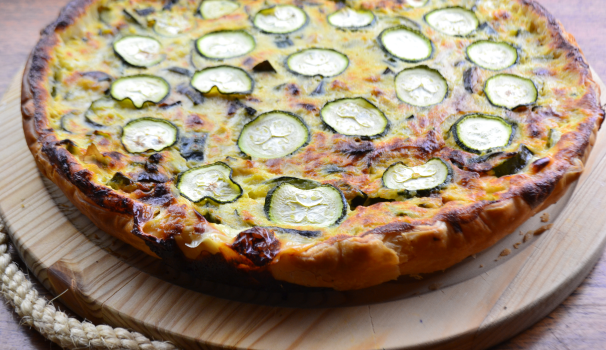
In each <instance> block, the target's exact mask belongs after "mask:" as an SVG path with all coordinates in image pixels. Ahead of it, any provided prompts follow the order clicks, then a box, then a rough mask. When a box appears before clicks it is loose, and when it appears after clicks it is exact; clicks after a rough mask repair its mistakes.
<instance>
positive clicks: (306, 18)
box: [250, 5, 309, 35]
mask: <svg viewBox="0 0 606 350" xmlns="http://www.w3.org/2000/svg"><path fill="white" fill-rule="evenodd" d="M276 6H277V5H274V6H271V7H267V8H264V9H261V10H259V12H257V13H256V14H255V15H254V16H252V17H251V19H250V21H251V22H252V25H253V27H254V28H257V29H258V30H259V31H260V32H261V33H263V34H269V35H289V34H294V33H296V32H298V31H300V30H302V29H303V28H305V27H307V25H308V24H309V15H308V14H307V12H305V11H303V10H301V11H302V12H303V13H304V14H305V22H304V23H303V24H302V25H301V26H300V27H299V28H297V29H295V30H293V31H292V32H285V33H273V32H268V31H265V30H263V29H261V28H259V27H257V26H256V25H255V17H257V16H258V15H259V13H261V11H265V10H269V9H272V8H274V7H276Z"/></svg>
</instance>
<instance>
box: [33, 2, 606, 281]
mask: <svg viewBox="0 0 606 350" xmlns="http://www.w3.org/2000/svg"><path fill="white" fill-rule="evenodd" d="M96 2H97V0H74V1H72V2H70V3H69V4H68V5H67V6H65V8H64V9H63V10H62V11H61V13H60V15H59V17H58V19H57V20H56V21H55V22H53V23H52V24H50V25H49V26H47V27H46V28H45V29H44V30H43V31H42V32H41V38H40V40H39V42H38V43H37V45H36V46H35V48H34V50H33V51H32V53H31V55H30V58H29V60H28V62H27V65H26V69H25V72H24V77H23V86H22V115H23V123H24V129H25V134H26V140H27V143H28V146H29V147H30V150H31V152H32V153H33V155H34V158H36V161H37V163H39V162H40V161H39V159H38V158H39V157H43V156H45V157H46V158H47V159H48V160H49V162H50V163H51V164H52V167H53V168H54V169H56V170H57V171H58V172H59V173H60V174H61V175H62V176H63V177H64V178H65V179H67V180H68V181H69V182H70V183H72V184H73V185H74V186H75V187H76V188H77V190H79V191H80V192H81V193H82V194H84V195H85V196H86V197H87V198H88V199H90V200H91V201H92V202H93V203H95V204H96V205H98V206H100V207H102V208H105V209H107V210H109V211H111V212H114V213H116V214H125V215H128V216H131V217H132V218H133V222H134V226H133V230H132V232H131V234H133V235H135V236H137V237H139V238H141V239H143V241H144V242H145V244H147V246H148V247H149V248H151V250H152V251H153V252H154V253H156V254H157V255H158V256H160V257H161V258H163V259H165V260H166V262H167V263H169V264H171V265H176V266H182V267H184V269H185V270H186V271H189V272H192V273H193V274H194V275H195V276H197V277H202V278H209V279H212V280H219V281H222V280H226V279H227V281H226V282H229V283H230V284H233V283H234V281H248V282H252V281H250V279H251V278H252V279H253V280H255V281H257V282H256V283H260V284H266V283H267V285H268V286H269V285H279V286H280V288H282V285H283V284H289V283H288V282H282V281H277V280H276V279H274V278H273V277H272V275H271V273H270V272H269V271H267V270H266V269H257V270H255V269H250V270H249V269H245V270H243V269H241V268H239V267H238V266H236V265H235V264H234V263H233V262H230V261H228V260H227V259H226V258H225V257H224V256H223V255H222V254H215V255H212V254H209V253H208V254H207V255H208V256H206V257H204V259H202V260H200V261H192V260H189V259H186V258H185V256H184V255H183V253H182V252H181V250H180V249H179V248H178V246H177V245H176V242H175V241H174V239H172V238H171V239H168V240H161V239H158V238H155V237H152V236H150V235H147V234H145V233H144V232H142V231H141V230H140V225H141V224H142V222H144V221H145V220H146V219H147V215H146V214H145V210H144V208H143V207H145V206H146V205H145V204H143V203H139V202H137V201H135V200H132V199H130V198H128V197H125V196H122V195H120V194H119V193H117V192H115V191H113V190H112V189H111V188H108V187H104V186H100V185H97V184H95V183H94V182H92V181H91V177H92V173H91V172H90V171H89V170H87V169H84V168H83V167H82V166H80V164H79V163H78V161H77V160H76V159H75V158H74V157H73V155H72V154H71V153H69V152H68V151H67V150H66V149H64V148H62V147H61V146H60V142H59V140H57V138H56V136H55V135H54V132H53V129H51V128H49V127H48V119H47V115H46V111H45V104H46V103H47V98H48V96H50V94H49V93H48V92H47V91H46V89H45V88H44V86H43V85H44V83H45V81H46V78H47V77H48V70H49V68H50V61H51V59H52V57H51V50H52V49H53V48H54V46H55V45H56V44H57V35H58V33H59V32H60V31H63V30H65V29H67V28H69V27H70V26H71V25H73V24H74V23H76V21H77V20H78V19H79V18H80V17H82V16H83V15H84V14H85V13H86V12H87V10H88V9H89V7H90V6H91V5H93V4H94V3H96ZM518 2H519V3H521V4H522V5H525V6H528V7H529V9H532V10H533V11H534V12H535V13H536V15H538V16H539V17H544V18H546V20H547V24H548V28H549V30H550V31H551V32H552V40H553V42H554V44H555V45H556V47H557V48H559V49H562V50H565V51H567V52H568V53H567V56H568V57H569V58H570V59H571V60H572V62H574V63H575V64H577V65H578V67H580V68H579V71H580V73H581V75H583V77H584V80H585V84H586V85H588V92H587V93H586V94H585V96H584V97H583V99H585V101H586V103H587V108H588V109H590V110H592V111H594V112H595V113H594V115H593V116H592V117H590V118H588V119H587V120H586V121H585V122H584V123H581V125H580V126H579V128H578V129H577V130H576V131H575V132H571V133H569V134H568V135H569V137H568V138H569V139H573V140H569V141H570V144H571V146H568V147H566V148H565V149H560V150H558V152H557V153H556V154H554V156H553V158H554V159H555V161H554V162H553V163H557V164H554V165H550V168H552V167H553V168H552V169H546V170H547V171H546V172H545V171H544V172H543V173H542V175H541V176H539V179H537V180H536V181H533V182H526V183H524V184H523V185H522V186H519V187H516V188H514V190H510V191H509V192H508V193H507V194H506V195H504V196H503V197H502V198H501V199H500V200H499V201H504V200H508V199H512V198H514V197H520V198H522V199H523V200H524V201H525V202H526V203H527V204H528V205H529V206H530V207H531V208H538V207H539V206H540V205H541V204H543V203H544V201H545V200H546V199H547V198H548V197H549V196H550V194H551V193H552V192H553V191H554V189H555V188H556V187H557V184H558V183H559V182H560V180H561V179H562V177H563V176H564V175H565V174H566V172H567V170H568V169H570V168H571V167H572V166H573V164H572V161H573V159H574V158H578V159H581V160H583V159H584V158H585V157H586V155H587V153H588V150H589V147H588V146H591V145H589V143H590V139H591V137H592V134H593V133H594V129H595V128H599V127H600V126H601V123H602V121H603V119H604V111H603V109H602V108H601V106H600V105H599V103H596V100H597V94H598V91H599V87H598V86H597V84H596V83H595V82H594V81H593V79H592V77H591V72H590V70H589V65H588V64H587V63H586V61H585V59H584V57H583V54H582V52H581V50H580V49H579V48H578V47H577V46H576V42H575V40H574V38H572V37H571V36H570V35H569V34H567V33H566V32H565V31H564V29H563V28H562V26H561V25H560V23H559V22H558V21H557V20H556V19H555V18H554V17H553V16H552V15H551V14H550V13H548V12H547V11H546V10H545V9H544V8H543V7H542V6H541V5H540V4H538V3H537V2H536V1H534V0H518ZM32 119H33V120H32ZM28 123H33V125H28ZM32 126H33V127H32ZM564 136H566V135H564ZM70 199H72V198H70ZM491 203H494V202H482V203H476V204H475V205H474V206H472V207H470V208H467V209H466V210H465V209H464V210H452V211H450V212H447V213H441V214H440V215H438V216H436V217H433V218H430V219H429V220H426V222H421V221H418V222H413V223H410V224H409V223H391V224H387V225H384V226H381V227H378V228H375V229H372V230H369V231H367V232H365V233H363V234H361V236H371V235H372V236H374V235H378V236H380V235H391V234H401V233H403V232H409V231H411V230H413V229H414V228H415V227H416V226H417V225H432V224H435V223H436V222H437V221H438V220H443V221H444V222H446V223H447V224H448V225H450V226H451V227H452V229H453V231H454V232H459V233H460V232H462V228H461V224H463V223H465V222H471V221H473V220H475V219H476V218H477V217H478V216H479V215H480V214H481V213H482V211H483V209H484V208H485V207H486V206H487V205H489V204H491ZM463 214H467V215H466V216H463ZM351 237H354V236H348V235H337V236H335V237H333V238H332V239H330V240H329V241H327V242H319V244H332V243H334V242H338V241H341V240H344V239H348V238H351ZM212 271H216V272H212ZM234 277H237V278H242V280H234V279H233V278H234ZM238 284H239V283H238ZM244 284H245V283H244ZM247 286H250V285H247ZM292 286H296V285H294V284H293V285H292ZM297 287H298V286H297Z"/></svg>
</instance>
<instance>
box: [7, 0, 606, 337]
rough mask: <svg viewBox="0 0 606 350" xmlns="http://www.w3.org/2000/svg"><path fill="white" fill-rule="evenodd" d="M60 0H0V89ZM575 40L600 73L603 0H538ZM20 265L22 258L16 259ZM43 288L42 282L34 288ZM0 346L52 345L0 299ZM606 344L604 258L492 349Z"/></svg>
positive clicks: (604, 67)
mask: <svg viewBox="0 0 606 350" xmlns="http://www.w3.org/2000/svg"><path fill="white" fill-rule="evenodd" d="M66 2H67V1H66V0H35V1H33V0H28V1H10V0H0V48H2V49H0V62H2V64H1V65H0V94H2V93H3V92H4V90H5V89H6V88H7V86H8V84H9V82H10V80H11V78H12V76H13V75H14V74H15V73H16V72H17V70H18V69H19V67H20V66H21V65H22V64H23V62H24V61H25V59H26V57H27V54H28V53H29V51H30V50H31V47H32V46H33V45H34V44H35V42H36V40H37V38H38V33H39V30H40V29H41V28H43V27H44V25H46V24H47V23H48V22H50V21H52V20H53V19H54V18H55V17H56V15H57V11H58V9H59V8H60V7H61V6H63V5H64V4H65V3H66ZM541 2H542V3H543V4H544V5H545V7H546V8H547V9H549V10H550V12H552V13H553V14H554V15H555V16H556V17H557V18H558V19H560V21H561V22H563V24H564V25H565V27H566V28H567V30H568V31H569V32H571V33H572V34H573V35H575V37H576V38H577V40H578V42H579V44H580V46H581V47H582V48H583V51H584V53H585V55H586V57H587V59H588V61H589V63H590V64H591V65H592V66H593V67H594V69H595V70H596V71H597V72H598V74H599V75H600V76H602V77H606V62H605V61H604V60H603V57H606V56H605V55H604V54H605V53H606V48H605V46H604V45H603V44H602V38H604V34H606V21H604V19H606V7H604V6H603V0H576V1H570V0H567V1H566V0H543V1H541ZM21 265H22V266H23V264H21ZM39 290H40V291H42V292H43V290H42V288H40V289H39ZM0 339H1V341H2V343H1V344H0V348H2V349H55V348H56V347H54V346H53V345H51V344H50V343H49V342H47V341H45V340H44V339H42V338H41V337H40V336H39V335H37V334H36V333H35V331H32V330H28V329H25V328H23V327H21V326H19V325H18V320H17V318H16V317H15V315H14V314H13V313H12V312H11V311H10V308H9V307H7V306H5V305H4V304H1V303H0ZM602 348H606V259H604V258H602V259H601V261H600V262H599V263H598V265H597V266H596V268H595V269H594V271H593V272H592V273H591V274H590V275H589V277H588V278H587V279H586V280H585V282H584V283H583V284H582V285H581V286H580V287H579V288H578V289H577V290H576V291H575V292H574V293H573V294H572V295H571V296H570V297H569V298H568V299H567V300H566V301H565V302H564V303H563V304H562V305H561V306H560V307H558V308H557V309H556V310H555V311H554V312H552V313H551V314H550V315H549V316H548V317H546V318H545V319H544V320H542V321H541V322H539V323H537V324H536V325H535V326H533V327H532V328H531V329H529V330H527V331H525V332H523V333H522V334H520V335H518V336H517V337H515V338H513V339H511V340H509V341H507V342H505V343H503V344H501V345H499V346H497V347H495V349H602Z"/></svg>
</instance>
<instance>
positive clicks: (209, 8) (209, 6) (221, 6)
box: [200, 0, 240, 19]
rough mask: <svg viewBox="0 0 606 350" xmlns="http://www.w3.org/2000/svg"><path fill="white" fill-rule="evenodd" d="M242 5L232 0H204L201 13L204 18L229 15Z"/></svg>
mask: <svg viewBox="0 0 606 350" xmlns="http://www.w3.org/2000/svg"><path fill="white" fill-rule="evenodd" d="M238 7H240V5H239V4H238V3H237V2H235V1H230V0H204V1H202V4H200V15H202V18H204V19H215V18H221V17H223V16H227V15H229V14H230V13H232V12H234V11H236V10H237V9H238Z"/></svg>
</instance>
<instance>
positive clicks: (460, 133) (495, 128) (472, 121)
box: [452, 114, 515, 154]
mask: <svg viewBox="0 0 606 350" xmlns="http://www.w3.org/2000/svg"><path fill="white" fill-rule="evenodd" d="M452 131H453V136H454V139H455V142H456V143H457V145H458V146H459V147H461V148H462V149H463V150H465V151H467V152H471V153H476V154H481V153H482V152H487V151H489V150H493V149H495V148H501V147H507V146H509V144H510V143H511V141H512V140H513V137H514V136H515V133H514V132H515V126H514V125H513V124H511V123H509V122H507V121H506V120H505V119H503V118H501V117H496V116H491V115H485V114H468V115H465V116H463V117H461V118H460V119H459V120H458V121H457V122H456V123H455V124H454V125H453V126H452Z"/></svg>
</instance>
